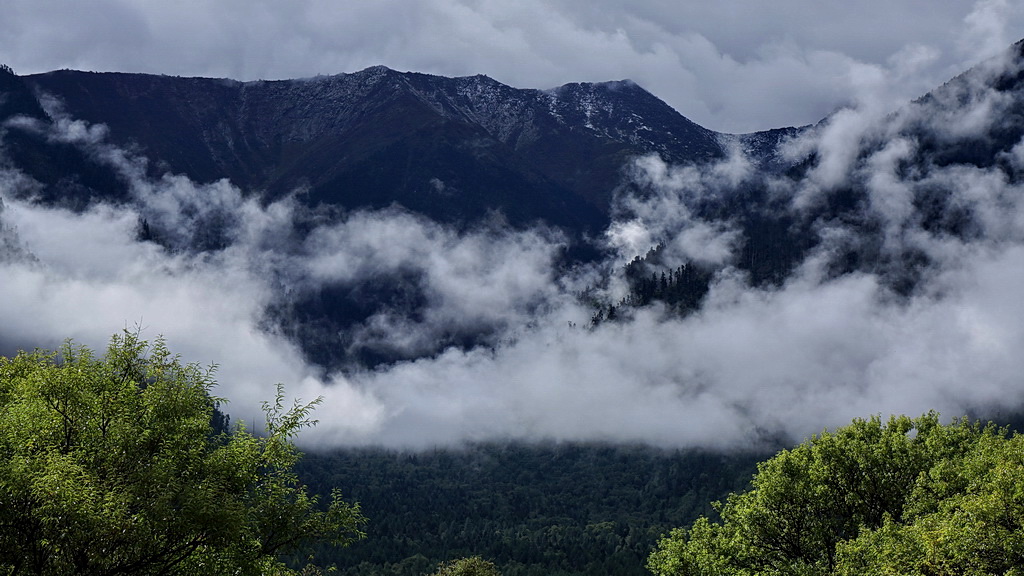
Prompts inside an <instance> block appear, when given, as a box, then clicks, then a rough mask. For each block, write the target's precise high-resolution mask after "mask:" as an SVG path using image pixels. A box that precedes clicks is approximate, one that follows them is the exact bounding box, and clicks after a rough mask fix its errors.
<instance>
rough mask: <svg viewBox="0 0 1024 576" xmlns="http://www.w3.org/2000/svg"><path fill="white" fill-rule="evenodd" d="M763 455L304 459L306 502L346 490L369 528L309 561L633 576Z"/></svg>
mask: <svg viewBox="0 0 1024 576" xmlns="http://www.w3.org/2000/svg"><path fill="white" fill-rule="evenodd" d="M764 456H765V454H764V453H758V454H734V455H722V454H714V453H708V452H687V451H679V450H660V449H656V448H650V447H644V446H607V445H604V446H603V445H578V444H573V445H543V444H541V445H530V444H518V443H514V444H484V445H475V446H468V447H466V448H463V449H447V450H434V451H428V452H422V453H403V452H395V451H387V450H372V449H364V450H346V451H335V452H326V453H318V452H310V453H307V454H306V455H305V457H304V458H303V460H302V461H301V462H300V463H299V464H298V466H297V468H296V470H297V472H298V473H299V475H300V477H301V478H302V479H303V481H304V482H306V483H307V484H308V486H309V488H310V489H311V490H313V491H316V492H320V493H323V494H327V493H329V491H330V489H331V488H332V487H335V486H343V487H345V495H346V497H350V498H351V499H352V500H354V501H357V502H359V504H360V507H361V509H362V511H363V512H364V513H365V514H366V516H367V517H368V518H370V524H369V526H368V527H367V539H366V540H365V541H363V542H358V543H355V544H353V545H352V546H351V547H349V548H346V549H343V550H336V551H331V550H328V549H323V550H320V551H319V553H318V554H317V558H318V561H319V562H322V563H327V561H328V560H330V561H331V562H334V563H336V564H337V566H338V568H339V571H340V573H341V574H345V575H347V576H370V575H374V576H377V575H380V576H383V575H389V576H390V575H395V576H420V575H421V574H424V573H426V572H427V571H428V570H430V569H431V568H432V567H434V566H436V565H437V564H438V563H439V562H440V561H442V560H450V559H453V558H460V557H466V556H471V555H480V556H482V557H484V558H487V559H489V560H492V561H493V562H495V563H496V564H497V565H498V566H499V567H500V569H501V572H502V574H503V575H504V576H520V575H522V576H525V575H531V576H541V575H564V576H569V575H594V576H597V575H604V574H616V575H624V576H628V575H637V576H641V575H644V574H648V572H647V570H646V569H645V568H644V564H645V562H646V558H647V556H648V554H649V553H650V551H651V549H652V547H653V546H654V544H655V543H656V542H657V539H658V538H659V537H660V536H661V535H663V534H665V533H667V532H668V531H669V530H670V529H672V528H674V527H677V526H683V525H688V524H689V523H690V522H691V521H693V520H694V519H696V518H697V517H698V516H700V515H703V514H708V513H711V512H712V510H711V507H710V504H711V502H713V501H715V500H718V499H721V498H723V497H724V496H725V495H726V494H728V493H729V492H733V491H739V490H743V489H745V488H746V486H747V484H748V482H749V480H750V476H751V474H752V473H753V470H754V462H756V461H757V460H759V459H761V458H763V457H764Z"/></svg>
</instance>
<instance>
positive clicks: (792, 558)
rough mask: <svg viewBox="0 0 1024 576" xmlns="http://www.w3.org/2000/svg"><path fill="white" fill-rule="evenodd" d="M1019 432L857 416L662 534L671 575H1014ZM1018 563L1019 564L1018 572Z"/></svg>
mask: <svg viewBox="0 0 1024 576" xmlns="http://www.w3.org/2000/svg"><path fill="white" fill-rule="evenodd" d="M1022 442H1024V439H1022V437H1020V436H1013V437H1008V436H1007V433H1006V431H1005V430H999V429H996V428H995V427H993V426H988V427H984V428H983V427H980V426H978V425H977V424H972V423H970V422H968V421H967V420H958V421H954V422H953V423H952V424H950V425H945V426H944V425H942V424H940V423H939V420H938V416H937V415H936V414H934V413H931V414H927V415H925V416H922V417H921V418H917V419H913V420H912V419H910V418H907V417H899V418H895V417H894V418H891V419H890V420H889V421H888V423H886V424H883V423H882V422H881V420H880V419H879V418H877V417H875V418H871V419H870V420H856V421H854V422H853V424H851V425H850V426H847V427H844V428H840V429H839V430H837V431H836V432H834V433H829V432H825V433H822V434H821V435H820V436H815V437H814V438H812V439H811V440H809V441H808V442H805V443H804V444H802V445H800V446H798V447H796V448H794V449H793V450H786V451H782V452H780V453H779V454H778V455H776V456H775V457H774V458H772V459H770V460H768V461H766V462H764V463H762V464H760V465H759V466H758V472H757V474H756V475H755V477H754V480H753V482H752V486H751V489H750V490H749V491H747V492H744V493H741V494H732V495H730V496H729V497H728V499H727V500H726V501H725V503H724V504H716V506H717V507H718V508H719V510H720V514H721V522H720V523H712V522H710V521H708V520H706V519H702V520H699V521H697V522H696V523H695V524H694V525H693V526H692V527H691V528H690V529H688V530H685V529H677V530H674V531H672V532H671V533H670V534H669V535H668V536H666V537H664V538H663V539H662V541H661V542H660V543H659V546H658V549H657V550H655V552H654V553H653V554H651V556H650V558H649V560H648V568H649V569H650V570H651V571H652V572H654V573H655V574H657V575H659V576H667V575H685V576H695V575H711V574H715V575H718V574H725V575H728V574H734V575H743V576H747V575H754V574H758V575H827V574H837V575H854V574H858V575H861V574H879V575H881V574H927V575H936V576H937V575H946V574H949V575H952V574H969V575H974V574H978V575H980V574H1020V572H1019V570H1020V568H1015V567H1017V566H1022V565H1024V531H1022V528H1024V526H1022V520H1024V444H1022ZM1013 570H1017V571H1018V572H1013Z"/></svg>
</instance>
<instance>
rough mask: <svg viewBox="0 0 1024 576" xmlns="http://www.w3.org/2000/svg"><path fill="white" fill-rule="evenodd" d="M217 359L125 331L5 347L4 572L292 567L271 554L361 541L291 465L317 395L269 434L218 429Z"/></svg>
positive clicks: (335, 500) (353, 515) (342, 506)
mask: <svg viewBox="0 0 1024 576" xmlns="http://www.w3.org/2000/svg"><path fill="white" fill-rule="evenodd" d="M213 372H214V369H213V368H212V367H211V368H208V369H203V368H200V367H199V366H198V365H195V364H186V363H183V362H182V361H181V360H180V359H179V357H178V356H175V355H172V354H171V353H170V352H169V351H168V349H167V347H166V346H165V344H164V342H163V341H162V340H157V341H156V342H155V343H153V344H152V345H150V344H149V343H147V342H146V341H144V340H141V339H140V338H139V337H138V336H137V335H135V334H132V333H129V332H125V333H124V334H122V335H118V336H115V337H114V338H112V340H111V343H110V346H109V347H108V349H107V351H106V354H105V355H104V356H103V357H99V358H98V357H95V356H94V354H93V353H92V352H91V351H90V350H89V349H87V348H85V347H82V346H76V345H72V344H70V343H68V344H66V345H64V346H63V347H62V348H61V349H60V350H59V351H53V352H51V351H39V350H37V351H35V352H31V353H27V352H22V353H20V354H18V355H17V356H16V357H14V358H12V359H8V358H2V357H0V574H3V573H6V574H11V575H21V574H40V575H41V574H55V575H56V574H83V575H93V574H95V575H100V574H103V575H114V574H142V575H148V574H171V575H173V574H229V573H230V574H267V573H287V571H286V570H285V568H284V565H283V564H281V563H280V562H279V561H278V557H279V556H280V555H282V554H285V553H290V552H293V551H296V550H298V549H300V548H301V547H303V546H305V545H307V544H310V543H312V542H314V541H327V542H330V543H333V544H337V545H346V544H348V543H350V542H352V541H354V540H356V539H358V538H361V537H362V536H363V533H362V527H363V525H364V523H365V519H364V518H363V516H362V515H361V513H360V510H359V507H358V505H349V504H347V503H346V502H344V501H343V500H342V499H341V498H340V495H339V494H338V493H337V492H335V493H334V494H333V497H332V498H331V500H330V502H329V503H328V504H327V505H326V506H321V505H320V503H319V502H318V500H317V498H315V497H313V496H310V495H309V494H307V492H306V490H305V488H304V487H303V486H301V485H300V484H299V482H298V480H297V478H296V476H295V474H294V473H293V472H292V467H293V466H294V465H295V463H296V462H297V460H298V458H299V456H300V454H299V452H298V451H297V450H296V448H295V447H294V445H293V444H292V441H291V440H292V438H293V437H294V435H295V434H296V433H297V432H298V431H299V430H301V429H302V428H304V427H306V426H309V425H312V424H313V423H314V421H312V420H311V419H310V414H311V411H312V410H313V408H314V407H315V406H316V405H317V404H318V402H319V401H314V402H312V403H309V404H304V405H303V404H299V403H296V404H294V405H293V406H292V407H291V408H288V409H285V405H284V396H283V392H282V389H281V387H280V386H279V387H278V391H277V396H276V398H275V400H274V401H273V402H272V403H268V404H266V405H265V409H266V413H267V426H266V434H265V435H261V436H255V435H253V434H250V433H248V432H246V431H245V430H243V429H241V428H240V427H239V428H237V429H236V430H234V431H233V432H217V431H215V430H214V428H213V427H212V425H211V421H212V420H213V416H214V413H215V408H216V403H217V402H218V401H219V400H218V399H217V398H215V397H214V396H213V395H212V394H211V391H212V388H213V386H214V379H213Z"/></svg>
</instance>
